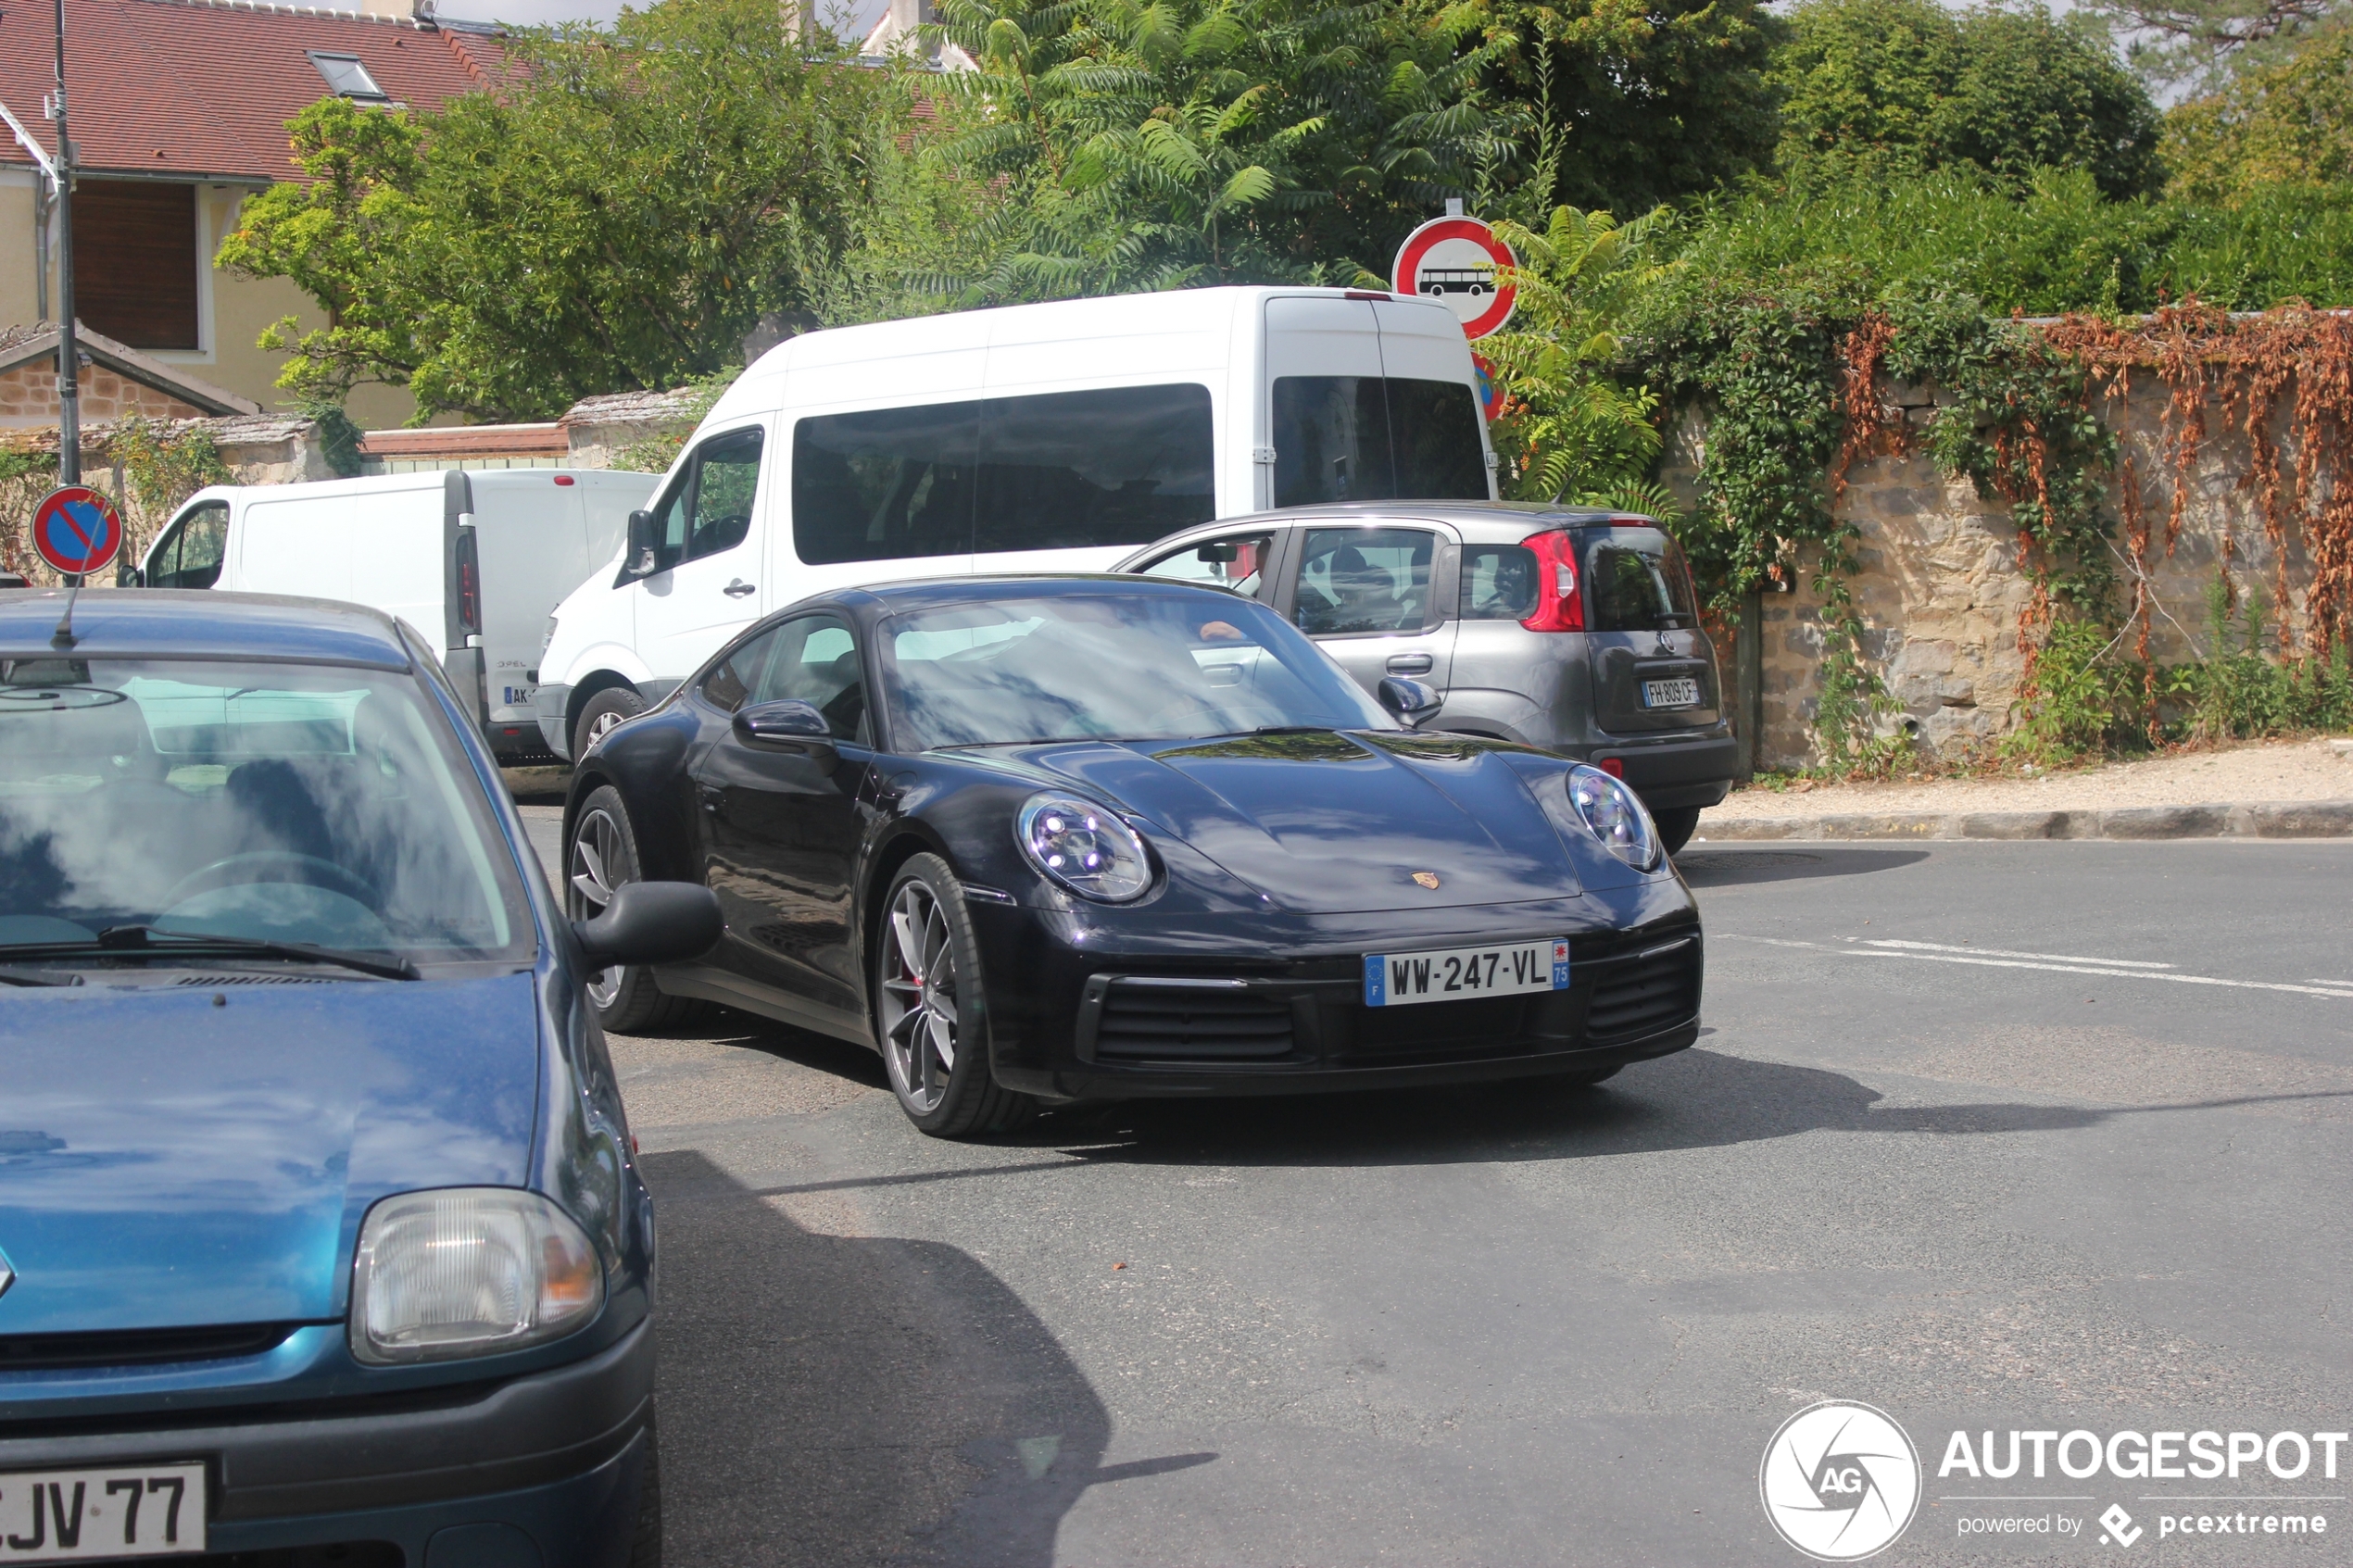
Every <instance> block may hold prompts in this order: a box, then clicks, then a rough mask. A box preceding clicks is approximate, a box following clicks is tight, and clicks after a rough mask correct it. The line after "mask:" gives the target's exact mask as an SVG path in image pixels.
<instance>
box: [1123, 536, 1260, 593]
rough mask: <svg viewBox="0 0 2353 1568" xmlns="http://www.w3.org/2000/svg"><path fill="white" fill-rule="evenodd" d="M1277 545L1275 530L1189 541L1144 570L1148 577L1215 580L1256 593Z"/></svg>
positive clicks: (1204, 581) (1179, 580)
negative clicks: (1269, 557) (1190, 542)
mask: <svg viewBox="0 0 2353 1568" xmlns="http://www.w3.org/2000/svg"><path fill="white" fill-rule="evenodd" d="M1274 548H1275V536H1274V535H1273V534H1272V533H1237V534H1235V535H1233V536H1232V537H1231V538H1227V539H1212V540H1209V541H1207V542H1206V543H1203V544H1199V545H1188V546H1185V547H1184V548H1183V549H1181V550H1178V551H1176V553H1175V554H1173V555H1165V556H1163V557H1161V558H1160V559H1158V560H1156V561H1153V562H1151V564H1150V565H1148V566H1146V567H1144V568H1143V569H1142V571H1143V574H1144V575H1145V576H1147V577H1173V578H1175V579H1176V581H1178V582H1180V583H1214V584H1216V585H1217V586H1218V587H1220V588H1231V589H1233V590H1234V592H1236V593H1238V594H1244V595H1251V596H1255V595H1256V594H1257V592H1258V585H1259V583H1260V580H1261V577H1260V574H1261V573H1262V572H1264V571H1265V569H1266V558H1267V557H1268V556H1269V555H1271V554H1273V553H1274Z"/></svg>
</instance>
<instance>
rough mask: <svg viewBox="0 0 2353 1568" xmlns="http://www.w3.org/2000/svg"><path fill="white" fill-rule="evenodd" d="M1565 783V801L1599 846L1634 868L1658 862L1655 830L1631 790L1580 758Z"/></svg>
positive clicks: (1641, 867)
mask: <svg viewBox="0 0 2353 1568" xmlns="http://www.w3.org/2000/svg"><path fill="white" fill-rule="evenodd" d="M1566 783H1567V788H1568V803H1569V805H1570V806H1571V807H1573V808H1575V809H1576V811H1577V815H1578V819H1579V821H1581V822H1583V823H1584V824H1585V826H1586V829H1587V830H1588V831H1589V832H1591V833H1592V835H1593V836H1594V837H1595V838H1598V839H1600V840H1601V841H1602V847H1603V848H1604V849H1607V850H1608V851H1609V852H1610V853H1611V854H1613V855H1615V856H1617V858H1618V859H1621V860H1623V861H1625V862H1626V863H1627V864H1628V865H1629V866H1632V867H1633V868H1635V869H1636V870H1637V871H1645V872H1646V871H1649V870H1650V869H1651V868H1652V867H1654V866H1655V865H1657V864H1658V831H1657V830H1656V829H1655V828H1654V827H1652V826H1651V814H1650V813H1649V812H1648V811H1645V810H1643V809H1642V801H1641V800H1639V799H1638V798H1636V797H1635V795H1634V792H1633V791H1632V790H1630V789H1629V788H1627V787H1626V785H1625V784H1623V783H1622V782H1620V781H1619V780H1617V779H1614V778H1611V777H1610V776H1609V775H1608V774H1607V773H1604V772H1603V771H1601V770H1600V769H1599V768H1588V767H1586V766H1585V765H1584V764H1583V763H1581V762H1580V763H1579V764H1578V765H1577V766H1576V767H1574V768H1571V769H1570V770H1569V771H1568V774H1567V780H1566Z"/></svg>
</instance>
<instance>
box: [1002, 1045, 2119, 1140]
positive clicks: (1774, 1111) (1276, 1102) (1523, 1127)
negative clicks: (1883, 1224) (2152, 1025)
mask: <svg viewBox="0 0 2353 1568" xmlns="http://www.w3.org/2000/svg"><path fill="white" fill-rule="evenodd" d="M1881 1098H1882V1097H1881V1095H1880V1093H1879V1092H1878V1091H1877V1090H1875V1089H1870V1088H1867V1087H1865V1086H1864V1085H1861V1084H1859V1083H1856V1081H1855V1080H1854V1079H1852V1078H1850V1077H1847V1076H1846V1075H1845V1074H1844V1073H1831V1072H1828V1071H1825V1070H1824V1069H1821V1068H1818V1067H1793V1066H1790V1065H1788V1064H1786V1063H1782V1062H1772V1061H1755V1060H1750V1059H1748V1058H1746V1057H1738V1056H1727V1055H1722V1054H1719V1053H1718V1052H1715V1051H1708V1050H1699V1049H1692V1050H1687V1051H1679V1052H1678V1053H1676V1054H1675V1055H1673V1056H1671V1057H1666V1058H1662V1059H1660V1060H1656V1061H1649V1062H1638V1063H1636V1064H1635V1065H1633V1066H1631V1067H1629V1068H1628V1069H1626V1071H1625V1072H1624V1073H1622V1074H1620V1075H1619V1076H1618V1077H1617V1078H1614V1079H1612V1080H1610V1081H1609V1082H1608V1083H1607V1084H1604V1085H1602V1086H1600V1087H1599V1088H1595V1089H1586V1090H1568V1091H1562V1090H1550V1089H1546V1088H1545V1087H1543V1086H1542V1085H1541V1084H1528V1083H1520V1084H1507V1085H1495V1086H1490V1087H1472V1088H1457V1089H1435V1090H1417V1091H1414V1092H1410V1093H1407V1092H1400V1093H1394V1094H1391V1093H1378V1094H1345V1095H1329V1096H1324V1097H1320V1098H1266V1099H1255V1098H1254V1099H1228V1100H1216V1101H1197V1100H1182V1101H1138V1102H1134V1103H1131V1104H1128V1105H1125V1106H1117V1107H1110V1108H1088V1109H1085V1110H1074V1111H1068V1112H1062V1113H1057V1114H1056V1115H1053V1116H1050V1117H1048V1118H1045V1119H1044V1120H1042V1121H1041V1122H1040V1123H1038V1128H1037V1130H1036V1133H1035V1135H1031V1136H1026V1137H1024V1138H1021V1139H1019V1140H1016V1141H1017V1142H1019V1143H1021V1144H1026V1145H1030V1146H1032V1147H1039V1146H1043V1147H1059V1148H1063V1149H1064V1151H1065V1152H1067V1153H1069V1154H1071V1155H1073V1156H1075V1157H1076V1158H1079V1159H1082V1160H1137V1161H1149V1162H1164V1163H1168V1164H1176V1165H1184V1164H1215V1165H1411V1164H1452V1163H1457V1162H1466V1161H1488V1160H1502V1161H1509V1160H1579V1159H1592V1158H1594V1157H1596V1156H1604V1155H1620V1154H1648V1153H1655V1152H1658V1151H1661V1150H1667V1149H1685V1148H1717V1147H1720V1146H1723V1145H1727V1144H1740V1143H1754V1142H1756V1141H1758V1140H1760V1139H1766V1138H1780V1137H1788V1136H1790V1135H1793V1134H1796V1133H1809V1132H1815V1131H1818V1130H1824V1129H1828V1130H1833V1131H1839V1132H1854V1133H1930V1134H1949V1135H1970V1134H1980V1133H2017V1132H2045V1131H2057V1130H2067V1129H2072V1128H2078V1127H2087V1126H2091V1125H2094V1124H2095V1123H2099V1122H2101V1121H2103V1120H2106V1119H2107V1118H2108V1117H2109V1116H2111V1115H2114V1114H2117V1112H2114V1111H2110V1110H2094V1109H2085V1108H2080V1107H2073V1106H2050V1105H2024V1104H2009V1103H1989V1104H1977V1105H1940V1106H1904V1107H1888V1108H1881V1106H1880V1104H1879V1101H1880V1100H1881Z"/></svg>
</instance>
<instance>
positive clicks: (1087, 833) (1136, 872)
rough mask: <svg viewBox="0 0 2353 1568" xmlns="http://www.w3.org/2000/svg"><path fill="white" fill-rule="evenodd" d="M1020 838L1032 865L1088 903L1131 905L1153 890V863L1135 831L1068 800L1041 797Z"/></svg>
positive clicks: (1026, 811)
mask: <svg viewBox="0 0 2353 1568" xmlns="http://www.w3.org/2000/svg"><path fill="white" fill-rule="evenodd" d="M1014 833H1015V834H1016V836H1018V837H1019V838H1020V839H1021V847H1022V853H1024V854H1026V855H1027V856H1028V857H1029V862H1030V864H1032V865H1034V866H1036V867H1037V868H1038V870H1039V871H1041V872H1045V873H1046V875H1047V876H1048V877H1049V878H1051V880H1052V881H1054V882H1057V883H1060V884H1062V885H1063V886H1064V887H1067V888H1069V889H1070V890H1071V891H1072V892H1073V893H1076V894H1078V895H1079V896H1081V897H1087V898H1096V899H1100V900H1101V901H1102V902H1104V903H1106V904H1126V903H1130V902H1132V901H1134V900H1135V899H1138V898H1140V897H1143V896H1144V895H1145V894H1146V893H1147V892H1149V891H1150V890H1151V884H1152V863H1151V856H1150V855H1149V854H1148V853H1146V851H1145V849H1144V841H1143V839H1142V838H1141V837H1139V835H1138V834H1137V833H1136V830H1135V829H1134V828H1131V827H1129V826H1128V825H1127V824H1126V822H1121V821H1120V820H1119V818H1118V817H1116V816H1114V814H1113V813H1112V812H1110V811H1108V810H1106V809H1104V808H1102V807H1101V806H1097V805H1093V804H1091V803H1089V802H1088V801H1084V800H1076V799H1073V798H1072V797H1069V796H1066V795H1036V796H1032V797H1030V798H1029V801H1028V803H1027V804H1026V805H1025V806H1024V807H1022V809H1021V818H1020V820H1019V822H1018V823H1017V824H1016V825H1015V828H1014Z"/></svg>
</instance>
